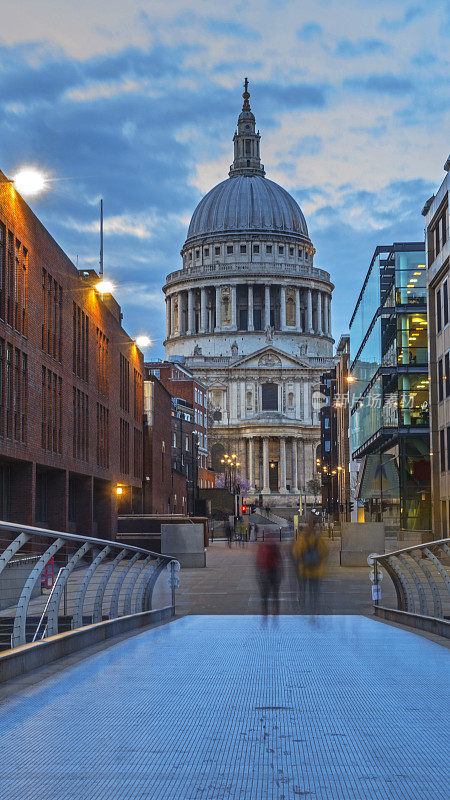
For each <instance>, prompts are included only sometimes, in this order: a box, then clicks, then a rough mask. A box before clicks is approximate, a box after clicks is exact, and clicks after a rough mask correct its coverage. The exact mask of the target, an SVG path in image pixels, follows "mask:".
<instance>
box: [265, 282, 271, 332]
mask: <svg viewBox="0 0 450 800" xmlns="http://www.w3.org/2000/svg"><path fill="white" fill-rule="evenodd" d="M268 325H270V286H269V285H268V284H267V283H266V285H265V287H264V327H265V328H267V326H268Z"/></svg>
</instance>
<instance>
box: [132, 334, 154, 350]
mask: <svg viewBox="0 0 450 800" xmlns="http://www.w3.org/2000/svg"><path fill="white" fill-rule="evenodd" d="M134 341H135V342H136V344H137V346H138V347H141V348H142V349H144V350H145V348H146V347H150V346H151V344H152V340H151V339H150V336H145V335H142V336H136V339H135V340H134Z"/></svg>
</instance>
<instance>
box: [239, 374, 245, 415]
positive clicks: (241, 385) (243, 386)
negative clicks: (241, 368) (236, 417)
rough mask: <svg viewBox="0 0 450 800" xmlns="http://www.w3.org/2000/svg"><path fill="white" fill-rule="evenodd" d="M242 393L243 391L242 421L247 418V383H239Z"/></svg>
mask: <svg viewBox="0 0 450 800" xmlns="http://www.w3.org/2000/svg"><path fill="white" fill-rule="evenodd" d="M239 386H240V391H241V419H245V417H246V408H245V404H246V399H247V398H246V397H245V381H244V380H241V381H239Z"/></svg>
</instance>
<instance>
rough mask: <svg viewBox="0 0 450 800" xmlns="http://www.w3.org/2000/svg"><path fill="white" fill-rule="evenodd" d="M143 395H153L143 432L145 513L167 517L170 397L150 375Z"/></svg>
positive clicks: (170, 420) (170, 494) (168, 502)
mask: <svg viewBox="0 0 450 800" xmlns="http://www.w3.org/2000/svg"><path fill="white" fill-rule="evenodd" d="M148 383H149V384H151V388H150V387H149V388H148V389H147V387H146V390H145V391H146V392H147V391H151V392H152V393H153V402H152V414H151V415H150V414H148V416H147V423H148V424H147V427H146V429H145V441H144V450H145V467H144V473H145V474H144V512H145V513H147V514H167V513H168V508H169V504H171V502H172V501H171V497H172V457H171V444H172V442H171V437H172V416H171V413H172V406H171V396H170V394H169V392H168V391H167V389H165V388H164V386H163V385H162V383H160V382H159V381H158V379H157V378H155V377H153V375H151V376H150V378H149V381H148Z"/></svg>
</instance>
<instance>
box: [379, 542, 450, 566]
mask: <svg viewBox="0 0 450 800" xmlns="http://www.w3.org/2000/svg"><path fill="white" fill-rule="evenodd" d="M441 544H447V545H450V538H449V539H435V540H434V541H433V542H423V543H422V544H413V545H411V547H402V549H401V550H393V551H392V552H391V553H384V554H378V553H377V554H376V555H373V556H372V558H373V560H374V561H375V559H379V558H387V557H388V556H398V555H400V554H401V553H409V552H411V551H412V550H423V549H424V547H438V546H440V545H441Z"/></svg>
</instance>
